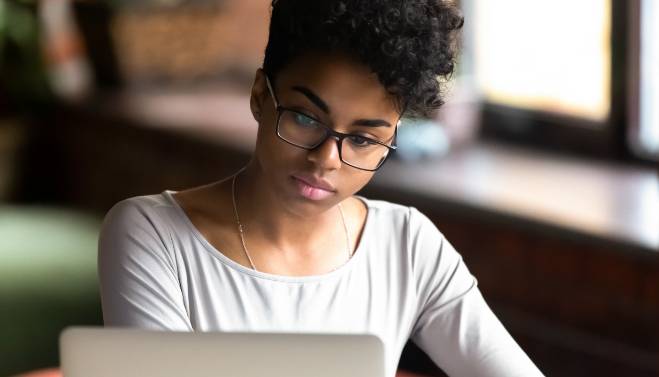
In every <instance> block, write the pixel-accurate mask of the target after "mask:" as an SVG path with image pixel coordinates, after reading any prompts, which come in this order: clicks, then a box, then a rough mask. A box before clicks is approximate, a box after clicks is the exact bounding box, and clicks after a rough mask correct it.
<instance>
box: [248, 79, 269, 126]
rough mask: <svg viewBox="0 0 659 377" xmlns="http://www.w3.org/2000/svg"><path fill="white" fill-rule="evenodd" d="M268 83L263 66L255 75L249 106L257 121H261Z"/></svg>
mask: <svg viewBox="0 0 659 377" xmlns="http://www.w3.org/2000/svg"><path fill="white" fill-rule="evenodd" d="M267 91H268V88H267V84H266V82H265V73H264V72H263V68H259V69H257V70H256V74H255V75H254V84H253V85H252V93H251V96H250V99H249V107H250V109H251V110H252V116H253V117H254V120H256V121H257V122H260V121H261V115H262V114H263V107H264V103H265V100H266V98H267V95H266V94H267Z"/></svg>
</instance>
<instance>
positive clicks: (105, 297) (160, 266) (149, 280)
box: [98, 199, 192, 331]
mask: <svg viewBox="0 0 659 377" xmlns="http://www.w3.org/2000/svg"><path fill="white" fill-rule="evenodd" d="M152 211H153V208H149V207H146V206H141V205H140V204H139V202H137V201H134V200H132V199H129V200H124V201H122V202H120V203H118V204H116V205H115V206H114V207H113V208H112V209H111V210H110V211H109V212H108V214H107V215H106V217H105V221H104V223H103V227H102V229H101V234H100V237H99V243H98V274H99V279H100V289H101V301H102V306H103V320H104V323H105V325H106V326H120V327H140V328H146V329H154V330H174V331H191V330H192V326H191V324H190V320H189V316H188V314H187V310H186V307H185V304H184V300H183V295H182V293H181V289H180V285H179V283H178V278H177V274H176V268H175V263H174V258H173V256H172V255H170V254H169V253H168V247H167V246H168V244H167V242H168V240H169V241H170V243H171V237H170V236H169V235H168V234H167V232H166V231H164V230H163V229H166V228H165V227H163V226H162V224H158V221H157V218H155V216H153V213H151V212H152Z"/></svg>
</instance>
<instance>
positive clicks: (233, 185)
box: [231, 168, 352, 271]
mask: <svg viewBox="0 0 659 377" xmlns="http://www.w3.org/2000/svg"><path fill="white" fill-rule="evenodd" d="M243 170H245V168H242V169H240V171H238V173H236V174H235V175H234V176H233V180H232V181H231V200H232V201H233V213H234V215H235V217H236V223H238V233H239V234H240V242H241V243H242V245H243V251H244V252H245V256H246V257H247V260H248V261H249V264H250V266H251V267H252V269H253V270H254V271H258V270H257V269H256V266H255V265H254V261H253V260H252V257H251V255H250V254H249V251H247V245H246V244H245V234H244V233H245V230H244V229H243V224H242V223H241V222H240V217H239V216H238V206H237V205H236V178H238V175H240V173H242V172H243ZM338 207H339V212H340V213H341V221H342V222H343V230H344V231H345V235H346V245H347V250H348V259H347V260H346V262H347V261H348V260H350V258H351V257H352V250H351V249H352V248H351V247H350V235H349V234H348V226H347V225H346V218H345V216H344V215H343V208H342V207H341V203H339V204H338ZM337 268H338V267H337ZM335 270H336V268H335Z"/></svg>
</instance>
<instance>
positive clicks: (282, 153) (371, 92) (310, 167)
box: [251, 54, 400, 216]
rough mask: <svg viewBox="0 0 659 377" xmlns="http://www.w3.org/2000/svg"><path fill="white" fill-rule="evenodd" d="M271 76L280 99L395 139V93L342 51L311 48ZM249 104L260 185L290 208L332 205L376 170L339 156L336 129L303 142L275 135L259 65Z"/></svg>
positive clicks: (355, 129)
mask: <svg viewBox="0 0 659 377" xmlns="http://www.w3.org/2000/svg"><path fill="white" fill-rule="evenodd" d="M270 83H271V84H272V89H273V92H274V96H275V97H276V99H277V101H278V104H279V105H280V106H282V107H285V108H288V109H295V110H296V111H298V112H300V113H303V114H305V115H308V116H309V117H310V118H311V119H313V120H315V121H319V122H322V123H323V124H325V125H327V126H329V127H330V128H331V129H333V130H334V131H338V132H341V133H349V134H355V135H360V136H365V137H369V138H371V139H376V140H379V141H383V142H386V143H387V144H390V143H391V140H392V137H393V135H394V132H395V127H396V124H397V122H398V120H399V118H400V114H399V112H398V111H397V107H396V105H395V102H394V99H393V98H392V96H391V95H389V94H388V93H387V91H386V90H385V88H384V87H383V86H382V85H381V84H380V82H379V81H378V80H377V76H376V75H375V74H374V73H372V72H371V71H370V70H369V69H368V67H367V66H365V65H362V64H360V63H357V62H355V61H353V60H350V59H348V58H346V57H344V56H341V55H329V54H327V55H325V54H323V55H320V54H313V55H306V56H303V57H300V58H298V59H296V60H295V61H293V62H292V63H291V64H289V65H288V66H286V67H285V68H284V69H283V70H282V71H280V72H279V73H278V75H277V78H276V81H274V80H271V81H270ZM251 108H252V112H253V114H254V117H255V118H256V120H257V121H258V122H259V131H258V137H257V142H256V149H255V158H256V162H257V163H258V165H259V166H260V168H261V174H262V175H263V177H262V178H263V181H264V182H265V183H266V185H265V186H264V187H263V188H262V189H265V190H271V191H272V192H271V193H270V194H272V196H271V197H274V198H276V199H277V200H278V201H280V202H281V203H282V204H283V205H285V206H286V207H287V208H288V209H289V210H291V211H294V212H296V213H298V214H299V215H303V216H304V215H313V214H317V213H319V212H321V211H324V210H327V209H329V208H331V207H332V206H334V205H335V204H337V203H339V202H341V201H342V200H343V199H345V198H347V197H350V196H352V195H353V194H354V193H356V192H357V191H359V190H360V189H361V188H362V187H364V185H366V183H368V181H369V180H370V179H371V177H372V176H373V172H370V171H364V170H359V169H356V168H354V167H352V166H349V165H347V164H345V163H342V161H341V159H340V157H339V150H338V143H337V140H336V139H334V138H332V137H330V138H327V139H326V140H325V141H324V142H323V143H322V144H320V145H319V146H317V147H316V148H315V149H313V150H306V149H303V148H299V147H296V146H294V145H291V144H289V143H287V142H285V141H284V140H282V139H281V138H280V137H279V136H277V132H276V122H277V110H276V109H275V105H274V101H273V98H272V95H271V93H270V91H269V89H268V86H267V84H266V78H265V74H264V73H263V72H262V71H260V70H259V71H258V72H257V77H256V80H255V83H254V87H253V89H252V99H251ZM347 141H348V140H344V143H346V142H347ZM344 156H345V155H344ZM321 187H324V188H325V189H323V188H321Z"/></svg>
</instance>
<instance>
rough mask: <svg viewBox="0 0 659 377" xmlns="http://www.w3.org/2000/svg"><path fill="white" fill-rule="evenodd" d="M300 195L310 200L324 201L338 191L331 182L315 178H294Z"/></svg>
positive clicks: (295, 176) (297, 176)
mask: <svg viewBox="0 0 659 377" xmlns="http://www.w3.org/2000/svg"><path fill="white" fill-rule="evenodd" d="M292 178H293V181H295V184H296V188H297V192H298V194H300V195H301V196H302V197H304V198H306V199H309V200H322V199H326V198H328V197H329V196H331V195H334V193H335V192H336V189H335V188H334V186H332V185H331V184H330V183H329V182H327V181H325V180H322V179H318V178H316V177H313V176H300V175H294V176H292Z"/></svg>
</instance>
